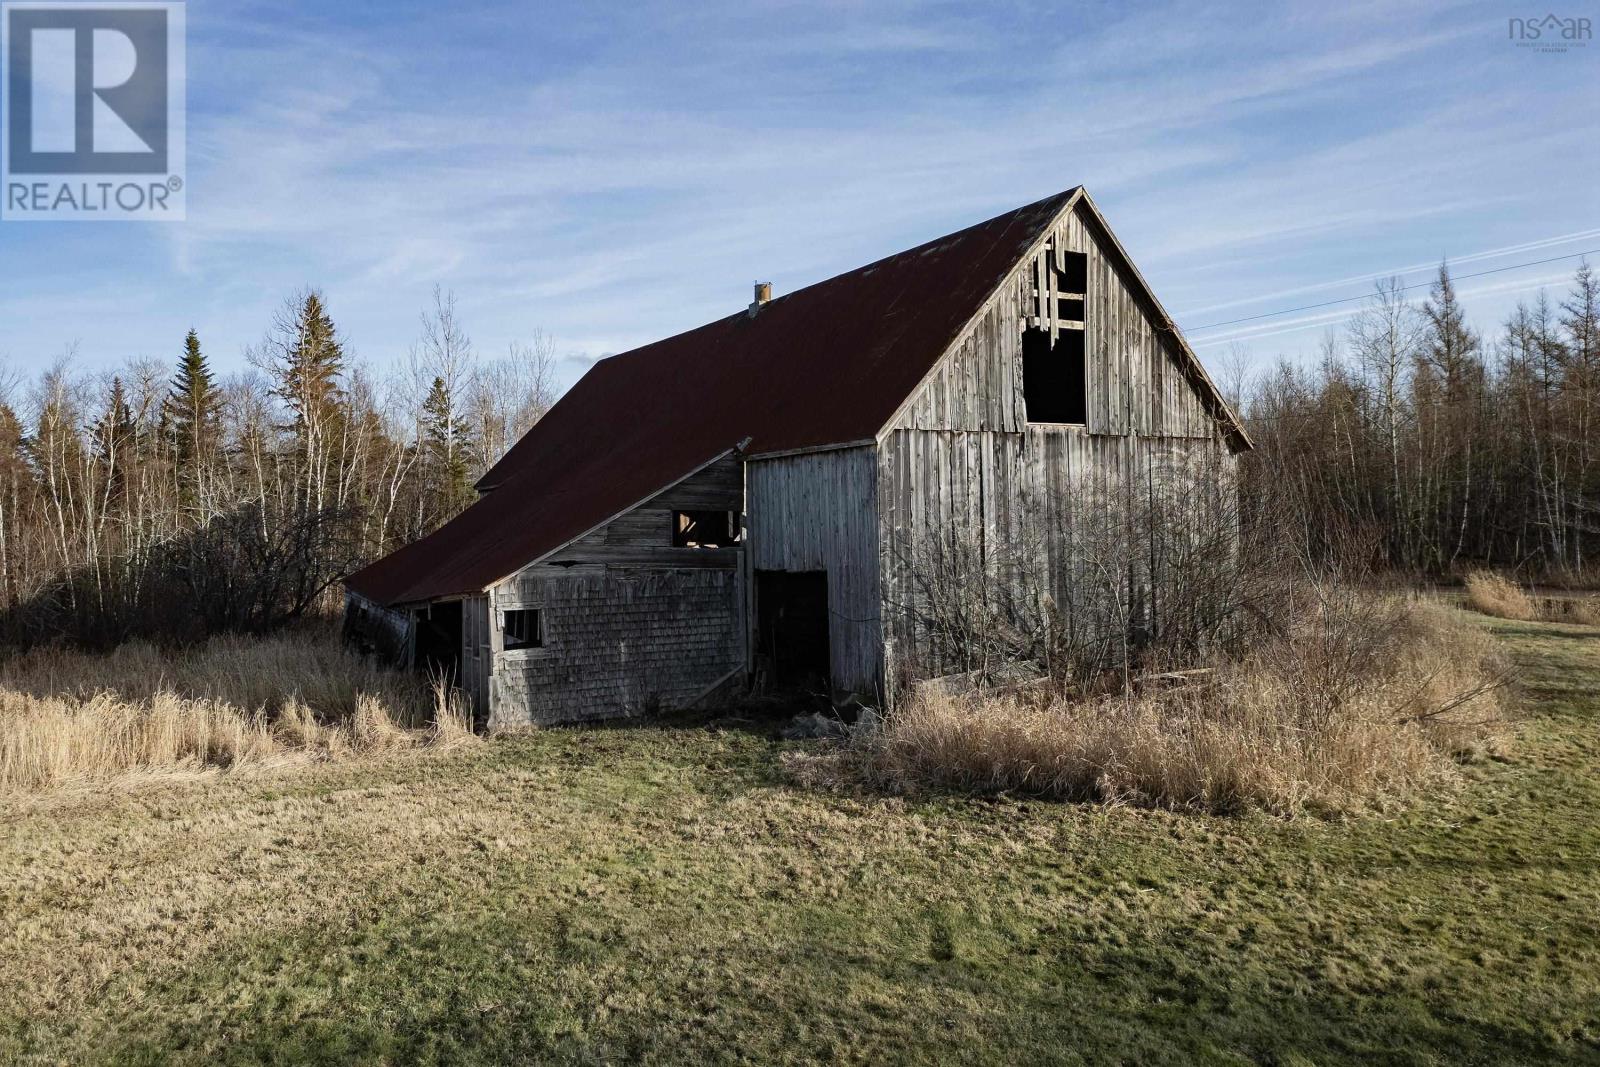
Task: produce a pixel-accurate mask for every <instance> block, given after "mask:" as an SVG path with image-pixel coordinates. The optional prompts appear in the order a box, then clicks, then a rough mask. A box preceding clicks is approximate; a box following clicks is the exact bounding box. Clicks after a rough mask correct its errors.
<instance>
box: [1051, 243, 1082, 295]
mask: <svg viewBox="0 0 1600 1067" xmlns="http://www.w3.org/2000/svg"><path fill="white" fill-rule="evenodd" d="M1060 262H1061V270H1060V277H1059V278H1058V279H1057V285H1059V286H1060V289H1061V291H1062V292H1063V293H1087V292H1088V291H1089V254H1088V253H1087V252H1062V253H1060Z"/></svg>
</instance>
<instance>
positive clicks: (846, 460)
mask: <svg viewBox="0 0 1600 1067" xmlns="http://www.w3.org/2000/svg"><path fill="white" fill-rule="evenodd" d="M877 479H878V465H877V455H876V449H874V448H872V447H871V446H868V447H864V448H842V449H834V450H832V451H827V452H812V453H807V454H804V455H797V456H778V457H773V458H771V459H755V460H752V461H750V462H749V463H748V464H747V465H746V485H747V492H748V507H749V512H750V519H749V522H750V529H749V540H748V551H749V553H750V559H749V566H750V569H752V570H778V571H827V572H828V611H829V616H830V618H829V624H828V632H829V639H830V646H831V647H830V650H829V656H828V659H829V666H830V670H831V673H832V675H833V684H834V687H835V688H837V689H843V690H848V691H853V692H857V693H862V694H872V693H875V692H876V691H877V689H878V684H879V678H880V673H881V668H882V662H883V661H882V645H883V640H882V629H881V618H880V603H881V601H880V595H879V588H878V516H877V506H876V505H877V499H878V491H877Z"/></svg>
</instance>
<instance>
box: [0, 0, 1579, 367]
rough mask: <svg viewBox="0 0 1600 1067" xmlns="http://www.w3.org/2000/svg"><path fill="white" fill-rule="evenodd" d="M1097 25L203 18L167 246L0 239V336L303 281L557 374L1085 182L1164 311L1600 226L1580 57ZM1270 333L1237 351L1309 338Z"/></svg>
mask: <svg viewBox="0 0 1600 1067" xmlns="http://www.w3.org/2000/svg"><path fill="white" fill-rule="evenodd" d="M1111 10H1112V9H1106V8H1103V7H1099V6H1095V7H1087V6H1086V7H1082V8H1078V9H1072V8H1067V9H1049V8H1041V7H1035V6H1033V5H1031V4H1027V3H1023V2H1021V0H1019V2H1017V3H1015V4H1003V5H1001V6H1000V7H998V8H997V7H994V6H991V5H984V6H977V5H974V6H971V7H963V6H950V5H943V4H941V5H930V4H921V3H912V2H906V3H886V4H878V5H873V6H871V7H862V6H858V5H854V4H846V3H840V4H830V5H825V6H821V7H818V6H817V5H814V4H801V3H778V4H739V5H732V6H707V5H693V6H683V5H667V4H659V5H658V4H648V3H646V4H640V5H633V6H630V7H629V9H628V10H627V11H626V12H611V11H607V10H605V9H601V8H596V7H594V6H592V5H572V6H570V7H569V6H564V5H559V4H557V5H554V6H543V5H541V6H540V7H539V8H538V9H531V8H522V7H518V6H511V5H506V6H500V5H495V4H473V5H468V6H466V7H443V6H427V7H409V6H404V5H401V6H396V7H394V8H390V9H385V11H384V12H383V14H382V16H381V18H379V17H375V16H373V15H371V14H369V13H368V11H367V9H365V8H362V7H360V6H340V5H319V6H300V5H298V4H292V3H284V4H281V5H280V4H236V5H234V6H232V7H229V6H227V5H217V6H209V5H208V7H207V10H206V11H205V12H200V11H198V10H196V11H192V12H191V19H190V25H191V33H192V35H193V36H194V38H195V39H194V41H193V42H192V44H191V48H190V75H191V77H190V83H191V97H192V98H193V99H192V100H191V130H190V136H189V146H190V147H189V151H190V156H191V161H190V170H191V176H190V182H189V188H190V193H191V199H190V209H189V210H190V219H189V222H188V223H186V224H184V225H182V226H173V227H169V228H165V229H159V230H152V229H141V228H136V227H105V226H102V227H87V228H80V229H87V230H93V231H99V232H91V233H82V232H79V233H76V234H72V235H61V234H59V232H56V233H52V232H49V231H52V230H56V229H57V228H54V227H32V228H28V227H20V228H19V227H0V280H3V281H4V282H5V283H6V288H5V290H4V291H5V292H6V293H7V294H9V295H8V296H6V297H4V298H0V313H7V312H9V314H8V316H7V319H6V322H7V327H6V328H7V330H9V331H10V333H11V337H10V338H5V339H3V340H0V344H4V345H5V346H6V347H10V348H12V349H13V350H22V349H28V350H33V349H51V348H59V346H60V345H61V344H62V343H64V342H65V341H68V340H71V339H73V338H74V337H79V338H82V340H83V342H84V345H83V347H84V350H85V353H86V358H90V359H94V358H99V359H105V360H113V359H118V358H121V357H122V356H124V355H128V354H132V353H131V351H130V349H131V350H136V351H155V352H160V351H167V350H170V349H171V348H173V347H174V345H175V340H174V339H176V338H179V337H181V334H182V331H183V330H185V329H187V328H188V326H189V325H191V324H194V325H197V326H199V327H200V328H201V329H202V332H203V333H204V334H205V335H206V336H209V337H212V338H214V339H215V341H214V342H213V344H214V350H218V351H219V352H220V353H221V354H222V355H223V356H224V357H227V356H229V355H231V354H232V353H233V352H236V351H237V350H238V348H239V347H240V346H242V345H243V344H244V343H246V342H248V341H249V340H250V339H252V338H254V337H255V336H256V335H257V334H259V331H260V329H261V327H262V326H263V325H264V324H265V322H266V320H267V318H268V316H270V314H271V311H272V309H273V307H274V306H275V305H276V303H277V301H278V300H279V298H280V297H281V295H282V294H283V293H284V292H286V291H289V290H291V289H293V288H296V287H298V286H300V285H303V284H306V283H313V284H319V285H322V286H323V287H324V288H325V289H326V290H327V291H328V294H329V297H330V299H331V301H332V306H333V309H334V311H335V313H336V314H337V315H338V317H339V319H340V321H341V323H342V324H343V326H344V328H345V329H346V331H347V332H348V333H349V334H350V335H351V337H352V338H353V339H354V340H355V342H356V343H357V344H358V345H359V347H360V348H361V350H362V351H363V352H364V353H365V354H366V355H367V356H368V357H369V358H371V359H374V360H376V361H378V362H380V363H381V362H383V361H384V360H385V359H387V358H390V357H392V356H397V355H399V354H400V353H402V352H403V351H404V349H405V347H406V345H407V343H408V342H409V340H410V339H411V336H412V334H413V332H414V330H415V322H416V314H415V312H416V309H417V308H418V307H420V306H421V305H422V303H423V302H424V301H425V299H426V297H427V293H428V291H429V290H430V289H431V287H432V285H433V284H434V283H435V282H439V283H442V284H444V285H446V286H450V287H453V288H455V289H456V290H457V291H458V293H459V294H460V297H461V310H462V312H463V314H464V315H465V316H467V317H468V321H469V324H470V325H471V326H472V333H473V336H474V337H475V339H477V341H478V342H479V344H480V345H481V346H482V347H484V348H486V349H491V350H493V349H498V348H499V347H501V346H502V345H503V344H505V343H506V342H507V341H509V340H511V339H514V338H516V337H518V336H525V335H526V334H528V333H530V332H531V331H532V330H534V329H542V330H544V331H546V332H548V333H550V334H553V335H554V336H555V337H556V338H557V342H558V345H559V346H560V348H561V350H562V351H564V352H569V353H571V356H572V358H571V360H570V362H569V364H568V369H569V373H576V372H577V371H579V370H580V369H581V368H582V367H583V366H585V365H586V363H587V362H588V361H589V360H591V359H592V358H593V357H595V356H597V355H599V354H600V353H602V352H605V351H616V350H619V349H623V348H627V347H631V346H632V345H635V344H638V343H642V342H645V341H648V340H651V339H653V338H655V337H659V336H664V335H666V334H669V333H672V332H676V331H678V330H681V329H684V328H688V327H691V326H694V325H696V324H698V323H700V322H703V321H706V320H708V319H710V318H713V317H716V316H719V315H722V314H726V313H728V312H730V311H732V310H734V309H736V308H737V307H739V306H741V304H742V302H743V301H744V300H745V299H746V298H747V297H746V286H747V285H748V284H749V282H750V281H752V280H754V279H755V278H756V277H758V276H759V277H760V278H762V279H763V280H766V279H769V278H770V279H771V280H773V281H774V282H776V283H777V284H778V286H779V289H780V290H784V289H792V288H795V287H797V286H799V285H803V284H807V283H809V282H812V281H816V280H818V279H820V278H823V277H826V276H828V275H829V274H832V273H835V272H837V271H841V270H845V269H849V268H850V267H853V266H855V265H858V264H859V263H862V262H865V261H867V260H870V259H872V258H876V257H877V256H880V255H883V254H886V253H888V252H892V251H894V250H896V249H898V248H901V247H905V246H907V245H909V244H913V243H916V242H918V241H921V240H924V239H926V238H928V237H931V236H935V235H937V234H938V233H940V232H944V231H945V230H948V229H952V228H955V227H957V226H961V225H964V224H967V223H970V222H973V221H976V220H978V219H981V218H983V217H986V216H987V215H989V214H992V213H994V212H997V211H1000V210H1004V209H1005V208H1008V207H1012V206H1015V205H1016V204H1020V203H1023V202H1025V201H1027V200H1031V199H1034V198H1037V197H1039V196H1043V195H1046V194H1048V193H1051V192H1054V191H1057V190H1059V189H1061V188H1065V187H1067V186H1070V185H1074V184H1078V183H1080V182H1081V183H1085V184H1088V185H1089V186H1090V188H1091V189H1092V190H1093V191H1094V193H1095V195H1096V198H1097V200H1098V201H1099V202H1100V203H1101V205H1102V206H1103V207H1105V208H1106V209H1107V211H1108V213H1109V214H1110V216H1111V219H1112V222H1113V224H1114V225H1116V226H1117V227H1118V230H1119V234H1120V235H1121V236H1122V237H1123V238H1124V240H1125V242H1126V243H1127V244H1128V245H1129V247H1130V249H1131V250H1132V252H1133V253H1134V255H1135V258H1137V259H1138V260H1139V261H1140V263H1141V266H1142V267H1144V268H1145V270H1146V273H1147V274H1148V275H1149V276H1150V278H1151V280H1152V281H1153V283H1154V284H1155V285H1156V287H1157V289H1158V291H1160V292H1161V293H1162V295H1163V298H1164V300H1165V301H1166V302H1167V303H1168V305H1169V306H1174V307H1179V308H1186V309H1188V310H1187V311H1186V312H1185V314H1184V316H1183V318H1184V319H1191V317H1192V316H1195V315H1213V314H1214V313H1216V312H1219V311H1223V310H1226V309H1230V308H1239V307H1266V306H1268V305H1270V304H1272V303H1273V302H1277V301H1288V302H1293V301H1295V300H1296V299H1297V298H1301V297H1303V296H1305V295H1306V294H1312V293H1324V292H1335V291H1337V290H1339V289H1340V287H1341V286H1346V285H1349V286H1359V285H1364V284H1365V283H1366V282H1367V281H1369V280H1370V279H1371V277H1373V276H1374V275H1385V274H1389V273H1396V272H1402V273H1403V272H1409V271H1411V270H1421V269H1424V267H1426V268H1428V269H1431V266H1432V264H1433V263H1435V262H1436V261H1437V257H1438V256H1440V255H1445V254H1448V255H1450V257H1451V260H1452V262H1455V263H1458V264H1464V263H1468V262H1475V261H1478V260H1479V259H1483V260H1485V261H1487V260H1489V259H1492V258H1493V257H1494V256H1496V255H1512V254H1515V253H1516V251H1517V250H1520V251H1523V252H1533V251H1536V250H1538V249H1541V248H1555V247H1557V246H1558V245H1559V244H1560V241H1561V240H1562V238H1561V237H1560V235H1563V234H1564V235H1567V236H1568V237H1570V238H1572V239H1574V240H1576V239H1577V238H1576V236H1575V235H1576V234H1579V233H1582V232H1586V231H1587V232H1594V223H1595V222H1596V220H1600V194H1597V192H1596V189H1595V187H1594V185H1593V183H1592V180H1590V179H1589V178H1588V177H1587V176H1588V175H1592V173H1593V172H1594V169H1595V167H1594V164H1595V163H1596V162H1597V160H1600V148H1597V147H1596V144H1595V140H1594V138H1593V137H1592V136H1591V135H1590V134H1589V127H1590V125H1591V123H1590V122H1589V121H1588V116H1587V106H1586V103H1585V100H1586V97H1585V96H1584V94H1582V93H1580V92H1576V91H1575V90H1576V89H1578V88H1579V87H1581V86H1584V85H1587V84H1590V83H1591V82H1592V76H1593V66H1592V62H1590V61H1592V60H1595V59H1597V58H1600V57H1596V56H1588V57H1534V56H1530V55H1528V54H1526V53H1519V52H1517V50H1515V49H1507V48H1505V47H1503V41H1501V39H1500V38H1501V36H1503V34H1502V33H1500V32H1499V28H1500V27H1502V26H1503V23H1502V22H1498V21H1497V20H1500V19H1502V18H1503V15H1501V14H1500V13H1498V12H1497V11H1495V10H1494V9H1492V8H1490V7H1488V6H1486V5H1471V4H1468V5H1446V6H1442V7H1440V6H1432V7H1430V8H1428V9H1417V8H1411V7H1407V6H1405V5H1389V4H1377V3H1372V4H1362V5H1359V6H1353V7H1352V6H1347V5H1340V6H1338V7H1337V8H1329V7H1327V6H1325V5H1313V4H1309V3H1307V4H1303V5H1292V6H1289V7H1282V8H1275V9H1271V10H1269V11H1266V12H1263V11H1260V10H1255V11H1250V12H1244V11H1239V12H1234V11H1230V10H1225V9H1210V10H1207V11H1205V12H1203V13H1202V12H1199V11H1196V10H1194V9H1190V8H1186V7H1181V6H1177V5H1158V6H1157V7H1155V8H1151V9H1145V10H1140V11H1137V12H1134V13H1131V14H1129V13H1109V12H1111ZM1569 58H1573V59H1576V60H1577V62H1566V60H1568V59H1569ZM1540 59H1557V60H1560V61H1562V62H1563V63H1565V66H1562V65H1560V64H1554V63H1544V64H1543V65H1535V64H1537V63H1539V61H1540ZM1584 62H1589V67H1588V68H1587V72H1586V69H1585V68H1584V67H1581V66H1579V64H1580V63H1584ZM1469 69H1470V70H1471V72H1472V76H1471V77H1464V76H1463V71H1465V70H1469ZM1586 77H1587V78H1588V79H1589V80H1590V81H1585V78H1586ZM18 229H22V230H28V229H32V230H36V231H42V232H35V233H30V234H21V233H17V234H13V233H12V232H10V231H13V230H18ZM1538 234H1545V235H1557V236H1548V237H1536V236H1532V235H1538ZM1457 249H1464V250H1468V251H1466V252H1465V253H1464V254H1456V250H1457ZM1392 263H1402V264H1410V265H1412V266H1407V267H1403V268H1393V267H1387V266H1385V265H1386V264H1392ZM1504 295H1505V293H1504V292H1502V291H1500V290H1494V291H1485V293H1484V294H1483V296H1484V299H1485V302H1484V305H1483V309H1482V313H1483V314H1486V315H1490V316H1496V315H1499V314H1501V313H1502V312H1503V305H1502V304H1498V303H1496V302H1495V299H1496V298H1497V297H1500V296H1504ZM39 309H47V311H48V314H41V313H39ZM1268 309H1270V308H1268ZM30 311H31V313H30ZM1219 317H1226V316H1219ZM1288 325H1289V323H1288V322H1275V323H1273V324H1272V326H1271V328H1270V330H1269V329H1263V330H1259V331H1254V332H1251V333H1248V334H1243V335H1240V336H1242V337H1245V338H1247V339H1249V341H1250V343H1252V344H1261V343H1279V342H1281V343H1283V344H1284V345H1285V351H1287V352H1289V354H1291V355H1293V354H1294V353H1295V352H1296V351H1298V350H1300V349H1299V348H1298V347H1297V346H1300V345H1301V338H1302V337H1303V335H1304V334H1305V332H1306V331H1308V330H1310V331H1314V330H1315V329H1317V328H1319V324H1317V323H1310V324H1308V325H1305V326H1302V327H1299V328H1297V329H1294V330H1291V329H1286V328H1285V327H1287V326H1288ZM1204 343H1205V344H1206V345H1208V346H1210V345H1214V344H1217V343H1227V342H1226V340H1225V339H1218V338H1212V337H1207V338H1206V339H1205V341H1204Z"/></svg>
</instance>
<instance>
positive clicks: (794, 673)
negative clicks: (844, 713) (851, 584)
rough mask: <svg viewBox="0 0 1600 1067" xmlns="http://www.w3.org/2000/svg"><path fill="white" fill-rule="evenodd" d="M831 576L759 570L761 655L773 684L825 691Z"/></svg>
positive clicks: (758, 650) (759, 653) (757, 617)
mask: <svg viewBox="0 0 1600 1067" xmlns="http://www.w3.org/2000/svg"><path fill="white" fill-rule="evenodd" d="M828 649H829V640H828V572H827V571H756V652H757V654H758V655H760V656H761V657H762V659H763V661H764V662H765V664H766V666H767V670H768V671H769V672H770V677H771V679H772V681H773V683H774V684H776V685H779V686H784V687H798V686H818V687H820V688H822V689H826V688H827V687H828V684H829V671H828Z"/></svg>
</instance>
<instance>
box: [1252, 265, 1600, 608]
mask: <svg viewBox="0 0 1600 1067" xmlns="http://www.w3.org/2000/svg"><path fill="white" fill-rule="evenodd" d="M1238 391H1239V392H1241V393H1242V394H1243V395H1242V396H1241V397H1240V399H1241V402H1242V404H1241V406H1242V408H1243V410H1244V413H1245V417H1246V423H1247V426H1248V428H1249V430H1250V433H1251V436H1252V437H1253V438H1254V440H1255V444H1256V451H1255V452H1254V453H1252V454H1250V456H1249V457H1248V462H1247V463H1246V464H1245V465H1244V468H1243V470H1244V477H1245V481H1246V486H1247V488H1248V490H1249V492H1250V493H1251V494H1253V495H1254V496H1256V497H1258V498H1265V497H1269V496H1270V497H1272V498H1274V501H1275V502H1276V503H1278V504H1280V505H1283V506H1278V507H1273V508H1271V509H1269V510H1268V512H1267V513H1268V514H1271V515H1273V516H1274V521H1277V522H1285V523H1289V524H1291V528H1290V529H1286V530H1285V531H1284V534H1285V536H1291V537H1296V538H1298V539H1300V541H1301V542H1302V543H1303V544H1304V545H1306V546H1308V547H1310V548H1311V549H1312V550H1313V551H1322V552H1327V551H1329V550H1330V549H1331V547H1332V546H1334V545H1336V544H1337V543H1339V541H1340V539H1341V538H1343V537H1346V536H1347V535H1348V533H1349V532H1350V531H1351V530H1353V529H1354V530H1360V531H1362V532H1363V533H1364V534H1365V535H1366V536H1365V538H1364V539H1365V540H1367V541H1369V542H1370V543H1371V544H1373V545H1375V546H1376V548H1375V553H1376V556H1377V558H1376V559H1374V560H1373V563H1374V564H1376V565H1377V566H1380V567H1383V568H1387V569H1390V570H1395V571H1400V572H1404V573H1406V574H1425V575H1431V576H1450V575H1452V574H1454V573H1456V572H1459V571H1461V570H1463V569H1465V568H1467V567H1469V566H1483V565H1488V566H1493V567H1501V568H1510V569H1515V570H1516V571H1517V572H1518V573H1519V574H1520V575H1522V576H1523V577H1524V578H1526V579H1530V580H1537V579H1543V580H1556V581H1573V580H1586V577H1585V576H1592V575H1593V574H1594V572H1595V567H1596V566H1597V564H1600V441H1597V440H1596V436H1595V429H1596V424H1597V420H1600V279H1597V278H1596V276H1595V274H1594V272H1593V271H1592V270H1591V269H1590V267H1589V265H1588V264H1587V263H1583V264H1582V265H1581V266H1580V267H1579V268H1578V270H1577V272H1576V274H1575V276H1574V278H1573V281H1572V283H1571V286H1570V288H1569V290H1568V291H1567V292H1566V293H1564V294H1563V295H1562V296H1561V297H1560V298H1558V299H1551V298H1550V297H1548V296H1547V295H1546V294H1544V293H1543V292H1541V293H1540V294H1539V296H1538V297H1537V298H1536V299H1534V300H1533V301H1531V302H1523V303H1520V304H1519V305H1518V306H1517V308H1516V310H1515V312H1514V313H1513V314H1512V315H1511V316H1510V317H1509V318H1508V319H1507V320H1506V321H1505V322H1504V323H1503V324H1502V325H1501V327H1500V328H1499V330H1498V332H1497V333H1496V334H1494V335H1493V336H1491V337H1484V336H1481V335H1480V334H1479V333H1478V332H1476V331H1474V330H1473V329H1471V328H1470V327H1469V326H1468V325H1467V322H1466V315H1465V310H1464V308H1463V306H1462V303H1461V300H1460V298H1459V296H1458V295H1457V293H1456V290H1455V287H1454V285H1453V284H1452V282H1451V279H1450V272H1449V269H1448V267H1447V266H1443V265H1441V267H1440V268H1439V272H1438V275H1437V277H1436V279H1435V280H1434V282H1433V284H1432V285H1431V287H1430V290H1429V292H1428V295H1427V297H1426V298H1425V299H1423V300H1421V301H1420V302H1413V301H1410V300H1408V299H1407V298H1406V297H1405V295H1404V293H1403V292H1402V289H1401V286H1400V284H1399V282H1398V281H1397V280H1390V281H1385V282H1382V283H1380V284H1378V285H1377V287H1376V291H1375V293H1374V294H1373V296H1372V298H1371V300H1370V301H1368V303H1367V304H1366V306H1364V307H1363V308H1362V310H1361V311H1360V312H1359V313H1358V314H1357V315H1355V316H1354V317H1353V318H1352V319H1351V320H1350V322H1349V324H1348V326H1347V327H1346V328H1345V329H1344V330H1343V331H1342V332H1339V333H1332V334H1329V335H1328V336H1327V337H1326V338H1325V340H1324V343H1323V346H1322V350H1321V354H1320V358H1319V359H1317V360H1316V361H1315V362H1313V363H1312V364H1311V365H1295V364H1292V363H1289V362H1287V361H1280V362H1279V363H1278V365H1277V366H1276V367H1275V368H1274V369H1273V370H1271V371H1270V372H1268V373H1267V374H1265V375H1263V376H1261V377H1260V378H1258V379H1257V380H1255V381H1254V382H1250V383H1247V384H1245V385H1244V386H1243V387H1242V388H1240V389H1239V390H1238Z"/></svg>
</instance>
